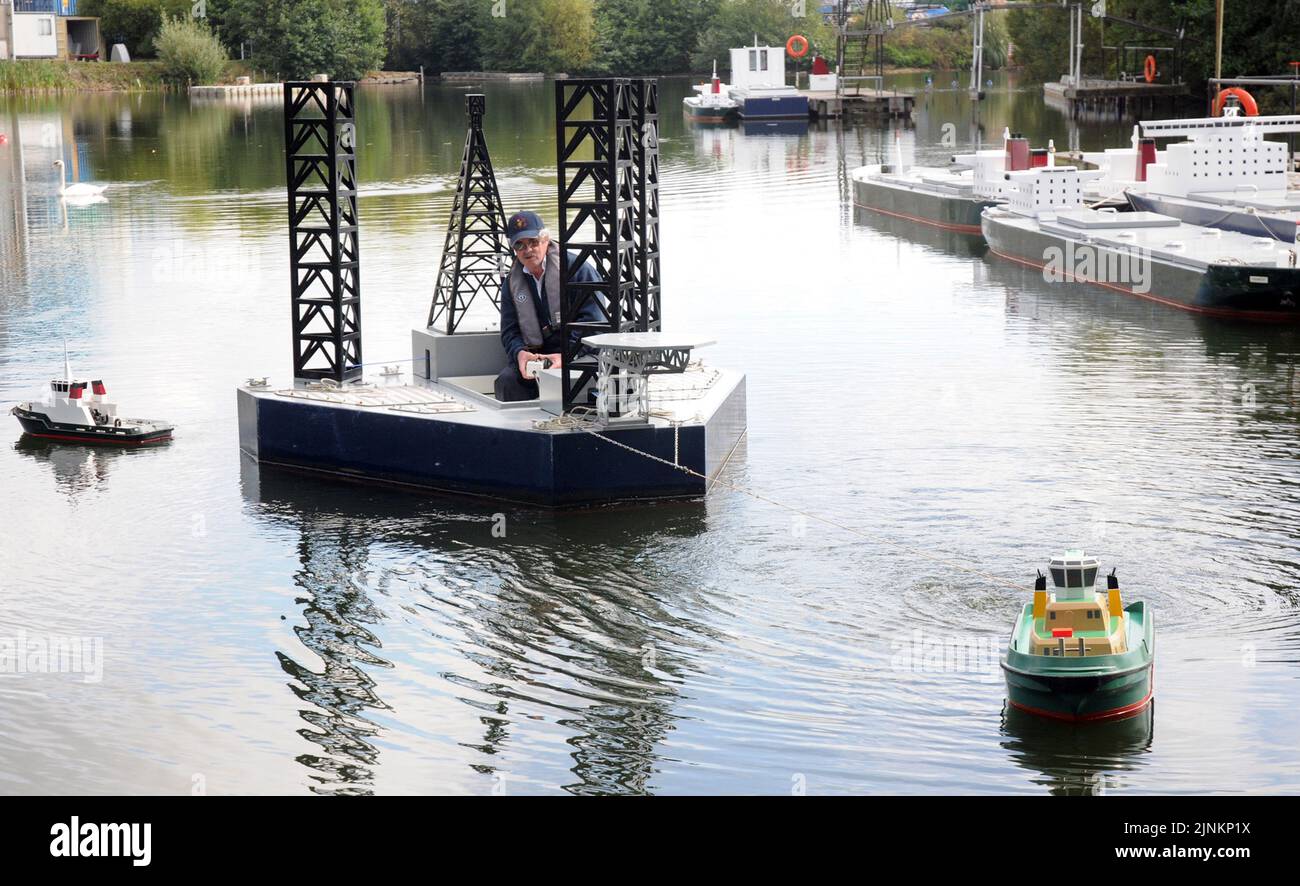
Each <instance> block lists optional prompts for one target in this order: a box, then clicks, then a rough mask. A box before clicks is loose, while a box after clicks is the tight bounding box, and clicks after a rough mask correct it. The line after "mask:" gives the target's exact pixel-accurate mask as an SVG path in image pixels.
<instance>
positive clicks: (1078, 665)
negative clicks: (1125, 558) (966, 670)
mask: <svg viewBox="0 0 1300 886" xmlns="http://www.w3.org/2000/svg"><path fill="white" fill-rule="evenodd" d="M1049 571H1050V572H1051V575H1052V584H1053V586H1054V587H1055V593H1050V592H1048V590H1047V578H1046V576H1044V575H1043V574H1042V573H1041V572H1040V573H1039V575H1038V581H1037V583H1036V584H1035V586H1034V601H1033V603H1030V604H1027V605H1026V606H1025V608H1024V610H1023V611H1021V613H1020V617H1019V618H1018V619H1017V620H1016V627H1015V630H1014V631H1012V634H1011V642H1010V644H1009V645H1008V648H1007V654H1006V657H1005V658H1004V659H1003V660H1002V670H1003V671H1004V672H1005V673H1006V677H1007V701H1008V702H1010V704H1011V705H1012V706H1013V707H1016V708H1019V709H1020V710H1023V711H1028V712H1029V713H1032V714H1038V715H1040V716H1043V717H1051V718H1053V719H1057V720H1070V721H1084V720H1112V719H1119V718H1123V717H1130V716H1133V715H1134V714H1137V713H1140V712H1141V711H1142V710H1144V709H1145V708H1146V707H1147V706H1148V705H1149V704H1150V703H1151V696H1152V691H1153V688H1154V683H1153V668H1152V666H1153V663H1154V661H1155V633H1154V627H1153V624H1152V620H1151V614H1150V613H1148V612H1147V610H1146V606H1145V605H1144V604H1143V603H1140V602H1134V603H1129V604H1128V605H1127V606H1125V605H1124V604H1123V602H1122V601H1121V599H1120V592H1119V579H1118V578H1116V576H1115V573H1114V571H1112V572H1111V574H1110V576H1109V577H1108V580H1107V590H1106V594H1105V595H1104V596H1103V595H1102V594H1100V593H1097V592H1096V591H1095V590H1094V585H1095V583H1096V580H1097V559H1096V558H1095V557H1087V556H1084V553H1083V551H1066V552H1065V554H1064V556H1061V557H1058V558H1056V559H1054V560H1052V562H1051V564H1050V568H1049Z"/></svg>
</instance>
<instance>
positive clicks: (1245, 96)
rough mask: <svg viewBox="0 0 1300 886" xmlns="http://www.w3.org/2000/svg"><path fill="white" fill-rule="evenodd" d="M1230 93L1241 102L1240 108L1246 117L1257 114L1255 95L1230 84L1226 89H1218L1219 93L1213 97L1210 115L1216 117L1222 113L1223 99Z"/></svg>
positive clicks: (1256, 115)
mask: <svg viewBox="0 0 1300 886" xmlns="http://www.w3.org/2000/svg"><path fill="white" fill-rule="evenodd" d="M1230 95H1235V96H1236V97H1237V101H1239V102H1241V109H1242V110H1243V111H1245V112H1246V116H1247V117H1258V116H1259V105H1257V104H1255V97H1254V96H1253V95H1251V94H1250V93H1249V92H1247V91H1246V90H1244V89H1241V88H1240V87H1237V86H1230V87H1228V88H1227V89H1220V90H1219V94H1218V95H1216V96H1215V97H1214V107H1213V109H1212V110H1211V112H1210V116H1211V117H1218V116H1219V115H1220V114H1222V113H1223V100H1224V99H1226V98H1227V97H1228V96H1230Z"/></svg>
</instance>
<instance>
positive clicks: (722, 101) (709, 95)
mask: <svg viewBox="0 0 1300 886" xmlns="http://www.w3.org/2000/svg"><path fill="white" fill-rule="evenodd" d="M729 92H730V87H729V86H727V85H726V84H725V83H723V82H722V81H721V80H720V79H719V78H718V63H717V62H714V63H713V78H712V80H711V81H710V82H708V83H701V84H698V85H696V87H695V95H688V96H687V97H686V98H684V99H682V111H683V112H684V113H685V114H686V117H687V118H688V119H689V120H691V121H693V122H695V123H726V122H728V121H731V120H735V119H736V118H738V117H739V116H740V114H739V111H740V105H739V103H737V102H736V100H735V99H733V98H731V97H730V95H729Z"/></svg>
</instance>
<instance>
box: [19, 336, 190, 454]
mask: <svg viewBox="0 0 1300 886" xmlns="http://www.w3.org/2000/svg"><path fill="white" fill-rule="evenodd" d="M87 389H89V393H87ZM107 394H108V391H107V389H106V388H105V387H104V382H103V381H101V380H99V379H93V380H91V381H78V380H77V379H76V378H74V377H73V375H72V371H71V369H70V368H69V367H68V363H67V358H66V357H65V358H64V369H63V377H62V378H56V379H54V380H52V381H51V382H50V397H49V399H48V400H45V401H35V400H33V401H29V402H26V403H19V404H18V405H17V406H15V407H14V408H13V409H12V410H10V411H11V412H12V413H13V414H14V416H15V417H17V419H18V423H19V424H21V425H22V426H23V431H24V432H25V433H26V434H27V435H28V436H30V437H37V438H39V439H42V440H58V441H62V442H67V443H100V444H109V445H118V446H139V445H142V444H145V443H161V442H163V441H165V440H170V439H171V436H172V430H173V427H172V425H170V424H168V423H167V422H164V421H160V420H158V419H144V418H124V417H122V416H119V415H118V413H117V404H116V403H110V402H109V401H108V400H106V399H104V398H105V396H106V395H107Z"/></svg>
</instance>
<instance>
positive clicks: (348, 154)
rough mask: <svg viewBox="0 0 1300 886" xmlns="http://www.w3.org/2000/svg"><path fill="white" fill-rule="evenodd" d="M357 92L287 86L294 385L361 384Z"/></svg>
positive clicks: (346, 87) (340, 86) (337, 86)
mask: <svg viewBox="0 0 1300 886" xmlns="http://www.w3.org/2000/svg"><path fill="white" fill-rule="evenodd" d="M353 85H354V84H352V83H328V82H325V83H318V82H311V83H303V82H295V83H286V84H284V136H285V137H284V143H285V155H286V166H287V178H288V184H289V243H290V252H289V269H290V285H291V288H292V293H291V295H292V302H293V374H294V378H295V379H313V380H318V379H325V378H329V379H333V380H334V381H336V382H338V383H340V384H342V383H344V382H347V381H352V380H354V379H358V378H360V377H361V267H360V254H359V252H358V241H357V170H356V164H357V157H356V123H355V115H354V105H353Z"/></svg>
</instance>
